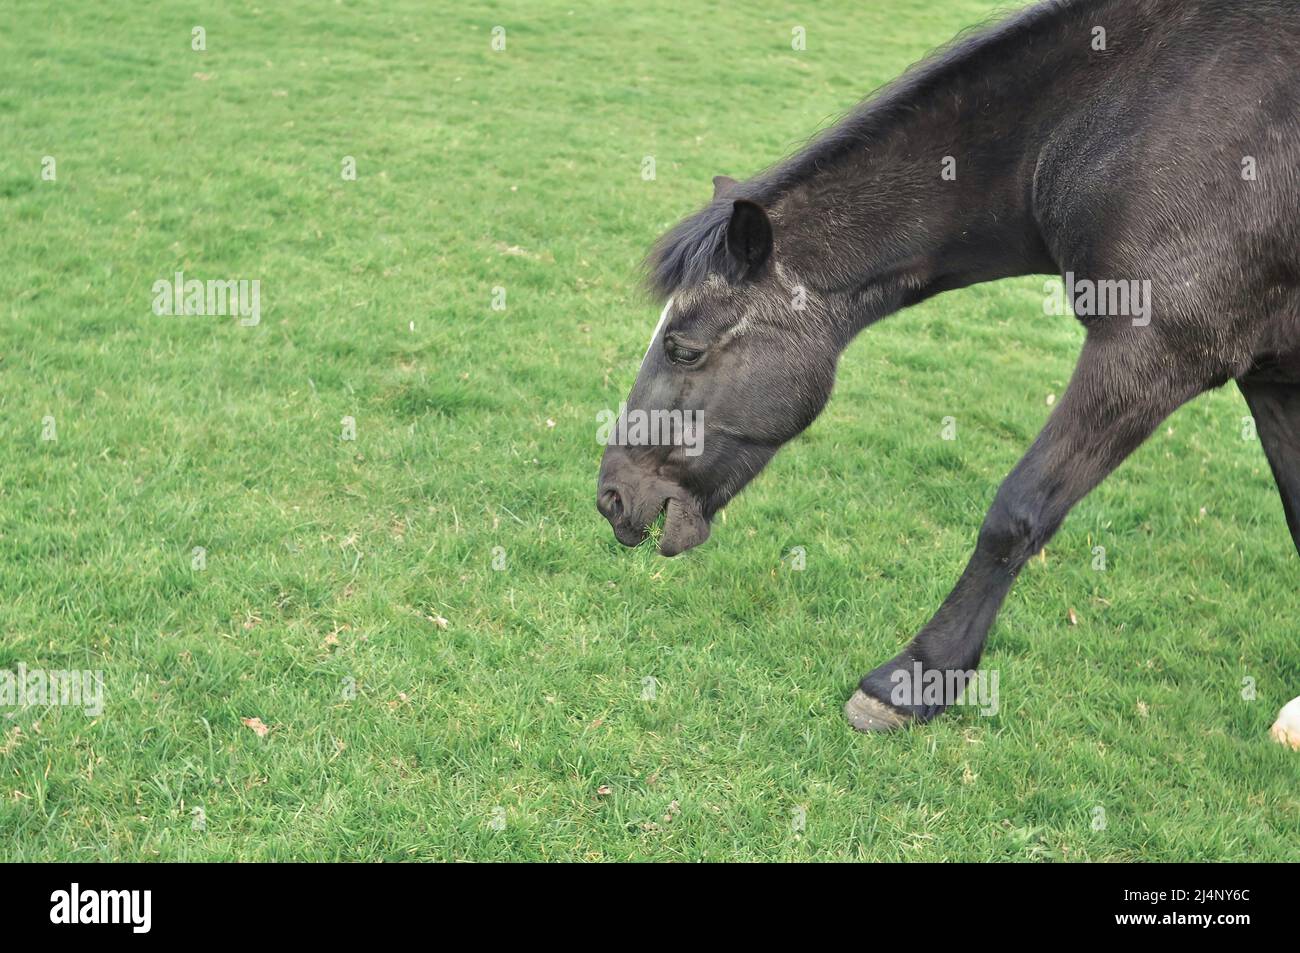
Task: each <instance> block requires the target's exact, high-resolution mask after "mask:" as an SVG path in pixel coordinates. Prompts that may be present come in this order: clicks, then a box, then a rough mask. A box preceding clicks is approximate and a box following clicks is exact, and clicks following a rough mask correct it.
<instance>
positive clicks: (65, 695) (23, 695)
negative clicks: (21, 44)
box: [0, 662, 104, 718]
mask: <svg viewBox="0 0 1300 953" xmlns="http://www.w3.org/2000/svg"><path fill="white" fill-rule="evenodd" d="M32 705H38V706H46V705H62V706H65V707H75V708H80V709H82V710H83V711H84V712H85V713H86V714H87V715H89V716H90V717H92V718H98V717H99V716H100V715H102V714H103V713H104V673H103V672H101V671H93V672H91V671H84V672H81V671H71V672H69V671H64V670H63V669H43V668H30V669H29V668H28V667H27V666H26V665H24V664H23V663H22V662H19V663H18V671H16V672H14V671H11V670H10V669H7V668H4V669H0V707H3V708H10V707H23V708H26V707H28V706H32Z"/></svg>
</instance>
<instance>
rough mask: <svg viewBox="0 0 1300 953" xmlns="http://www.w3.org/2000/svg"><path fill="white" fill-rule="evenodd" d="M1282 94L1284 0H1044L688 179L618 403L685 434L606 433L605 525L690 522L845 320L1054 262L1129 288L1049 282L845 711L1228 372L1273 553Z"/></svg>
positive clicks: (1289, 201)
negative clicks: (664, 301) (971, 527)
mask: <svg viewBox="0 0 1300 953" xmlns="http://www.w3.org/2000/svg"><path fill="white" fill-rule="evenodd" d="M1298 101H1300V6H1297V5H1296V4H1295V3H1293V2H1291V0H1253V2H1237V0H1074V2H1069V0H1066V2H1050V3H1044V4H1040V5H1039V6H1036V7H1033V8H1030V9H1029V10H1028V11H1026V12H1024V13H1022V14H1019V15H1017V16H1016V17H1014V18H1012V19H1011V20H1009V21H1007V22H1006V23H1003V24H1001V25H999V26H997V27H995V28H993V29H992V30H989V31H986V32H984V33H982V34H980V35H978V36H976V37H973V38H970V39H966V40H963V41H961V42H960V43H958V44H956V45H955V46H953V47H951V48H950V49H948V50H946V51H944V52H943V53H942V54H940V55H939V56H937V57H935V58H932V59H931V60H929V61H927V63H925V64H923V65H922V66H921V67H919V68H917V69H915V70H913V71H910V72H909V73H907V74H905V75H904V77H903V78H902V79H901V80H900V81H899V82H897V83H895V84H894V85H892V86H891V87H889V88H887V89H886V90H885V91H884V92H883V93H882V94H881V95H880V96H878V97H876V98H873V99H872V100H869V101H868V102H867V103H866V104H865V105H864V106H862V107H860V108H859V109H858V110H857V111H856V112H855V113H853V114H852V115H850V116H849V117H848V118H847V119H845V120H844V121H843V122H842V123H840V124H839V125H837V126H836V127H834V128H832V129H830V130H828V131H827V132H826V133H824V134H823V135H822V136H820V137H819V138H818V139H816V140H815V141H813V142H812V143H811V144H810V145H809V146H808V147H807V148H805V149H804V150H803V151H801V152H800V153H798V154H797V155H795V156H793V157H792V158H790V159H788V160H786V161H785V162H783V163H780V164H778V165H777V166H774V167H773V168H772V169H770V170H769V171H767V172H765V173H762V174H760V175H759V176H757V177H755V178H754V179H751V180H749V181H747V182H743V183H736V182H733V181H731V180H727V179H720V180H715V186H716V192H715V196H714V200H713V202H712V203H710V205H709V206H707V207H706V208H705V209H703V210H702V211H700V212H699V213H697V214H696V215H694V216H692V217H690V218H688V219H686V220H685V221H684V222H682V223H681V224H680V225H679V226H677V228H675V229H674V230H673V231H671V232H670V233H669V234H668V235H667V236H665V238H664V239H663V240H662V241H661V242H660V243H659V245H658V246H657V248H656V250H655V251H654V253H652V257H651V269H652V283H653V285H654V287H655V289H656V290H657V291H658V292H660V293H661V294H662V295H664V296H665V297H668V298H669V304H668V305H667V306H666V307H665V313H664V320H663V321H662V323H661V327H660V328H659V329H658V330H657V331H656V334H655V336H654V338H653V339H652V341H651V346H650V349H649V351H648V352H647V354H646V357H645V359H644V361H643V363H642V367H641V371H640V374H639V375H638V378H637V382H636V385H635V386H634V387H633V390H632V393H631V395H630V396H629V399H628V406H629V407H633V408H674V409H689V410H694V411H696V412H697V413H699V414H700V415H701V417H702V419H703V421H704V428H705V437H706V446H705V451H704V452H703V453H701V454H699V455H697V456H695V457H694V458H692V459H687V458H686V457H685V456H684V455H683V454H682V453H681V452H680V448H675V447H674V446H672V445H671V444H670V445H668V446H658V447H634V448H629V447H609V448H607V450H606V454H605V458H604V460H603V461H602V466H601V480H600V486H599V489H598V505H599V507H600V509H601V511H602V513H604V514H605V515H606V516H607V518H609V520H610V522H611V524H612V525H613V526H614V528H615V531H616V534H617V535H618V536H619V538H620V540H622V541H623V542H625V543H629V544H634V543H636V542H639V541H640V539H641V538H642V536H643V535H644V533H645V529H646V526H647V525H648V523H649V522H650V521H652V520H653V519H654V518H655V516H657V515H658V514H659V513H660V512H661V511H663V510H665V509H666V510H667V513H668V519H667V521H666V524H665V530H664V542H663V544H662V546H661V548H662V551H663V552H665V554H668V555H672V554H675V553H676V552H680V551H681V550H682V549H685V548H689V547H690V546H691V545H696V544H698V543H699V542H702V541H703V539H704V538H706V537H707V535H708V525H709V520H710V519H711V518H712V516H713V514H714V513H715V512H716V511H717V510H718V509H719V508H720V507H721V506H722V505H724V504H725V502H726V501H727V500H728V499H730V498H731V496H733V495H734V494H735V493H736V492H738V491H739V490H740V489H741V488H742V487H743V486H744V485H745V483H747V482H748V481H749V480H750V479H752V478H753V477H754V476H755V475H756V474H757V473H758V471H759V470H760V469H761V468H762V467H763V465H765V464H766V462H767V460H769V459H770V458H771V456H772V455H773V454H774V453H775V452H776V450H777V449H778V448H779V447H780V446H781V445H782V444H783V443H785V442H786V441H788V440H789V439H791V438H792V437H793V436H795V435H796V434H797V433H799V432H800V431H802V430H803V429H804V428H805V427H806V426H807V425H808V423H810V422H811V421H812V419H814V418H815V417H816V415H817V414H818V413H819V412H820V410H821V408H822V406H823V405H824V403H825V401H826V399H827V397H828V396H829V393H830V389H831V386H832V384H833V379H834V365H835V360H836V359H837V357H838V355H839V353H840V351H842V349H843V348H844V347H845V346H846V345H847V343H848V342H849V341H850V340H851V339H852V338H853V336H854V335H856V334H857V333H858V332H859V331H861V330H862V329H863V328H865V327H867V326H868V325H870V324H871V323H873V322H874V321H876V320H879V319H880V318H883V317H884V316H886V315H888V314H890V313H893V312H894V311H897V310H899V309H901V308H905V307H907V306H908V305H910V304H914V303H916V302H918V301H921V300H924V299H925V298H928V297H930V296H932V295H935V294H939V293H941V292H944V291H948V290H951V289H954V288H960V287H964V286H966V285H970V284H973V283H976V282H981V281H988V280H993V279H998V278H1003V277H1010V276H1015V275H1026V274H1059V275H1063V276H1067V277H1068V280H1069V287H1070V288H1071V289H1076V288H1084V289H1085V290H1086V291H1088V292H1089V293H1092V292H1093V291H1095V289H1097V288H1099V287H1100V288H1103V289H1107V290H1109V291H1110V292H1112V293H1117V292H1119V291H1124V292H1127V291H1128V290H1129V289H1133V293H1134V294H1140V295H1142V296H1143V302H1144V304H1143V306H1142V308H1140V309H1135V308H1134V307H1131V305H1133V303H1134V302H1133V301H1131V300H1128V299H1124V300H1125V301H1127V304H1128V305H1129V307H1125V308H1123V309H1121V310H1122V312H1123V313H1115V309H1113V308H1106V307H1103V308H1101V309H1100V311H1098V310H1097V308H1096V307H1095V304H1096V300H1097V296H1094V297H1092V298H1090V299H1089V302H1084V301H1083V299H1082V297H1079V298H1075V300H1073V301H1072V302H1071V304H1072V305H1074V310H1075V312H1076V314H1077V316H1078V317H1079V320H1080V321H1082V322H1083V324H1084V326H1085V327H1086V329H1087V335H1086V340H1085V344H1084V347H1083V352H1082V354H1081V356H1080V359H1079V363H1078V366H1077V367H1076V370H1075V373H1074V375H1073V377H1072V379H1071V382H1070V384H1069V387H1068V388H1067V390H1066V393H1065V394H1064V396H1063V397H1062V399H1061V401H1060V402H1059V403H1058V404H1057V405H1056V407H1055V408H1054V410H1053V412H1052V414H1051V417H1050V418H1049V420H1048V422H1047V424H1046V426H1045V427H1044V429H1043V431H1042V432H1041V433H1040V435H1039V436H1038V438H1037V439H1036V440H1035V442H1034V444H1033V445H1032V446H1031V447H1030V449H1029V451H1028V453H1027V454H1026V455H1025V457H1024V458H1023V459H1022V460H1021V461H1020V463H1019V464H1018V465H1017V466H1016V467H1015V469H1014V470H1013V471H1012V472H1011V474H1010V475H1009V476H1008V477H1007V478H1006V480H1005V481H1004V482H1003V484H1002V485H1001V487H1000V488H999V490H998V493H997V495H996V498H995V500H994V502H993V505H992V507H991V508H990V510H989V513H988V515H987V517H986V518H985V521H984V524H983V526H982V527H981V530H980V533H979V537H978V541H977V543H976V546H975V551H974V553H973V555H972V557H971V559H970V562H969V563H968V565H967V567H966V569H965V571H964V572H963V574H962V576H961V578H960V579H959V581H958V583H957V585H956V587H955V588H954V590H953V591H952V593H951V594H950V595H949V597H948V598H947V599H946V600H945V601H944V603H943V605H942V606H941V607H940V609H939V611H938V612H937V613H936V615H935V616H934V618H933V619H932V620H931V621H930V622H929V623H928V624H927V625H926V626H925V627H924V628H923V629H922V630H921V632H920V633H919V634H918V635H917V636H916V638H915V639H913V640H912V641H911V642H910V643H909V644H908V646H907V647H906V648H904V649H903V651H902V652H900V653H899V655H898V656H896V657H895V658H894V659H892V660H891V661H890V662H888V663H886V664H885V665H882V666H880V667H879V668H877V669H875V670H874V671H873V672H871V673H870V674H868V675H867V676H866V677H864V678H863V680H862V682H861V684H860V687H859V690H858V692H857V693H856V694H855V695H854V697H853V698H852V699H851V700H850V702H849V704H848V705H847V706H846V713H847V715H848V717H849V719H850V721H851V722H852V723H853V724H854V726H855V727H857V728H859V729H861V730H873V729H880V728H891V727H896V726H898V725H900V724H903V723H905V722H907V721H912V720H916V721H925V720H928V719H929V718H932V717H933V716H934V715H936V714H937V713H938V712H940V711H942V710H943V709H944V708H945V707H947V705H948V704H951V703H952V701H954V700H955V699H951V698H948V699H945V700H944V701H943V702H941V703H938V704H936V703H934V701H933V700H932V699H929V698H926V699H921V698H920V697H919V695H917V696H916V697H909V695H908V692H907V684H908V679H909V678H912V677H913V676H912V675H911V674H910V673H913V672H917V671H925V672H929V671H936V672H940V673H950V672H954V671H958V672H967V671H970V670H973V669H974V667H975V666H976V665H977V663H978V660H979V657H980V654H981V652H982V650H983V646H984V642H985V638H986V636H987V633H988V630H989V628H990V626H991V625H992V623H993V620H994V618H995V616H996V614H997V611H998V609H999V607H1000V605H1001V603H1002V600H1003V599H1004V597H1005V596H1006V593H1007V592H1008V591H1009V589H1010V587H1011V584H1012V583H1013V581H1014V579H1015V577H1016V575H1017V574H1018V573H1019V571H1020V569H1021V568H1022V567H1023V566H1024V564H1025V562H1026V561H1027V560H1028V559H1029V558H1030V556H1032V555H1033V554H1034V553H1035V552H1037V551H1038V550H1039V549H1041V548H1042V546H1043V545H1044V544H1045V543H1046V542H1047V540H1048V539H1049V538H1050V537H1051V535H1052V534H1053V533H1054V532H1055V531H1056V529H1057V528H1058V527H1059V526H1060V524H1061V522H1062V521H1063V520H1064V518H1065V516H1066V514H1067V513H1068V512H1069V510H1070V508H1071V507H1073V506H1074V504H1075V503H1077V502H1078V501H1079V500H1080V499H1082V498H1083V496H1084V495H1086V494H1087V493H1088V492H1089V491H1090V490H1091V489H1092V488H1093V487H1095V486H1096V485H1097V484H1098V483H1100V482H1101V480H1103V479H1104V478H1105V477H1106V476H1107V475H1108V474H1109V473H1110V472H1111V471H1113V470H1114V469H1115V468H1116V467H1117V466H1118V465H1119V464H1120V463H1121V462H1122V461H1123V460H1124V459H1125V458H1126V457H1127V456H1128V454H1129V453H1131V452H1132V451H1133V450H1134V449H1135V448H1136V447H1137V446H1138V445H1140V444H1141V443H1142V442H1143V441H1144V440H1145V439H1146V438H1147V437H1148V436H1149V435H1150V434H1151V433H1152V432H1153V431H1154V430H1155V429H1156V427H1157V426H1159V424H1160V423H1161V421H1163V420H1164V419H1165V418H1166V417H1167V416H1168V415H1169V414H1170V413H1172V412H1173V411H1174V410H1175V409H1177V408H1178V407H1179V406H1181V405H1182V404H1183V403H1184V402H1186V401H1188V400H1190V399H1192V398H1193V397H1195V396H1197V395H1198V394H1200V393H1202V392H1204V391H1205V390H1207V389H1210V388H1213V387H1217V386H1219V385H1222V384H1224V383H1226V382H1227V381H1229V380H1235V381H1236V382H1237V383H1238V385H1239V386H1240V387H1241V390H1242V391H1243V393H1244V395H1245V397H1246V400H1247V402H1248V403H1249V405H1250V407H1251V410H1252V412H1253V413H1254V415H1255V417H1256V422H1257V428H1258V432H1259V435H1260V438H1261V441H1262V442H1263V445H1264V449H1265V452H1266V454H1267V456H1268V460H1269V463H1270V465H1271V467H1272V470H1273V473H1274V475H1275V477H1276V479H1277V483H1278V486H1279V489H1280V490H1281V494H1282V498H1283V506H1284V512H1285V515H1286V518H1287V521H1288V524H1289V526H1290V529H1291V533H1292V536H1293V538H1294V540H1295V542H1296V546H1297V548H1298V549H1300V116H1298V115H1297V110H1296V105H1295V104H1296V103H1297V102H1298ZM1103 300H1104V296H1103ZM1085 304H1088V305H1089V306H1086V307H1085V306H1083V305H1085ZM900 686H901V687H902V691H901V692H900ZM1297 743H1300V739H1297Z"/></svg>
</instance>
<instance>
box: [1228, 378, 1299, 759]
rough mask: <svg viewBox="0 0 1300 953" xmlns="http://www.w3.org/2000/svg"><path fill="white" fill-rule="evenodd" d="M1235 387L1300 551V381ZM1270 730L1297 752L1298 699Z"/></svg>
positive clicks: (1258, 382)
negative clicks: (1243, 399) (1242, 398)
mask: <svg viewBox="0 0 1300 953" xmlns="http://www.w3.org/2000/svg"><path fill="white" fill-rule="evenodd" d="M1237 386H1239V387H1240V388H1241V392H1242V394H1244V395H1245V397H1246V403H1247V404H1249V405H1250V412H1251V413H1252V414H1254V416H1255V430H1256V432H1257V433H1258V434H1259V439H1260V442H1261V443H1262V444H1263V445H1264V455H1265V456H1266V457H1268V465H1269V467H1271V468H1272V470H1273V479H1275V480H1276V481H1277V488H1278V490H1279V491H1280V492H1281V494H1282V509H1283V510H1284V511H1285V512H1286V523H1287V526H1289V527H1290V528H1291V539H1292V541H1293V542H1294V543H1295V545H1296V550H1297V551H1300V384H1293V383H1288V382H1285V381H1283V382H1279V381H1269V380H1252V379H1250V378H1246V379H1244V380H1240V381H1238V382H1237ZM1270 733H1271V734H1272V736H1273V737H1274V738H1276V739H1277V740H1278V741H1280V742H1281V743H1282V744H1284V745H1288V746H1290V747H1291V748H1292V749H1293V750H1296V751H1300V698H1295V699H1292V700H1291V701H1290V702H1289V703H1287V704H1286V705H1285V706H1283V708H1282V711H1281V712H1279V713H1278V716H1277V721H1276V722H1274V723H1273V728H1272V730H1271V732H1270Z"/></svg>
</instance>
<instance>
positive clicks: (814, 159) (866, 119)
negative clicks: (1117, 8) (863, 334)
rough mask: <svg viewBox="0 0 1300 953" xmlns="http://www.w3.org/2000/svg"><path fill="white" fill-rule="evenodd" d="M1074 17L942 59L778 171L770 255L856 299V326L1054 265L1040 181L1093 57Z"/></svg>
mask: <svg viewBox="0 0 1300 953" xmlns="http://www.w3.org/2000/svg"><path fill="white" fill-rule="evenodd" d="M1079 13H1080V8H1077V7H1075V8H1071V7H1062V8H1060V9H1059V10H1053V9H1047V10H1045V11H1044V12H1040V13H1039V14H1038V16H1037V18H1026V19H1025V22H1023V23H1019V24H1014V23H1013V24H1011V25H1010V26H1009V27H1007V28H1004V29H1002V30H999V31H995V33H994V35H993V36H992V37H991V38H987V39H984V40H982V41H981V42H980V43H976V44H973V45H970V46H969V47H968V48H964V49H960V50H956V51H954V53H952V54H947V55H945V57H941V58H940V60H939V62H938V63H936V64H934V66H933V68H931V69H929V70H926V69H925V68H924V67H923V68H922V71H921V72H920V73H919V74H918V75H917V76H915V77H914V78H912V79H911V81H910V82H909V81H908V78H906V77H905V79H904V81H903V82H902V83H900V84H898V86H897V87H896V88H894V89H892V90H889V91H887V92H886V93H885V95H884V96H883V97H882V98H881V99H879V100H877V101H875V102H873V103H871V104H868V105H867V106H866V107H865V108H864V109H863V110H862V111H860V112H859V113H858V114H856V115H855V116H853V117H851V118H850V119H849V120H846V122H845V123H844V124H843V125H842V126H841V127H837V128H836V129H834V130H832V131H831V132H830V133H828V134H827V135H826V136H825V137H823V139H822V140H821V142H820V143H814V145H813V146H812V147H811V148H810V149H809V150H807V151H806V152H805V153H803V154H801V155H800V156H798V157H796V158H795V159H794V160H792V162H791V163H790V165H789V166H788V167H787V168H786V169H784V170H778V173H777V175H778V177H779V176H781V175H784V176H785V177H786V178H787V179H788V180H789V181H786V182H783V183H781V185H782V189H781V196H780V198H779V200H778V201H776V202H775V203H774V205H773V221H774V223H775V225H776V226H777V233H778V242H779V246H778V252H779V255H778V257H779V258H780V259H783V260H784V262H785V264H786V267H787V268H788V269H790V270H791V271H792V272H794V273H796V274H798V275H799V276H800V277H801V278H802V279H803V280H804V281H806V282H807V283H808V284H809V285H811V286H813V287H816V288H818V289H819V290H820V291H822V292H823V293H825V294H829V295H832V296H841V297H846V298H851V299H853V302H854V304H853V306H852V307H851V308H850V313H851V315H852V317H851V318H850V320H851V322H852V323H853V325H854V327H853V328H852V329H851V330H852V331H856V330H857V329H859V328H860V327H862V326H865V325H866V324H869V323H870V322H871V321H873V320H876V319H878V318H880V317H884V316H885V315H886V314H889V313H891V312H892V311H894V310H897V309H898V308H901V307H905V306H907V305H909V304H913V303H915V302H917V301H920V300H922V299H924V298H927V297H930V296H931V295H933V294H937V293H939V292H941V291H947V290H951V289H954V288H960V287H964V286H966V285H969V284H974V283H976V282H980V281H989V280H993V279H996V278H1004V277H1011V276H1015V275H1023V274H1035V273H1044V272H1052V271H1054V270H1055V265H1054V263H1053V261H1052V259H1051V257H1050V255H1049V254H1048V251H1047V248H1046V245H1045V244H1044V242H1043V239H1042V236H1041V233H1040V231H1039V228H1038V225H1037V223H1036V221H1035V217H1034V212H1033V202H1034V177H1035V171H1036V168H1037V163H1038V160H1039V156H1040V153H1041V151H1042V148H1043V144H1044V142H1045V140H1046V137H1047V136H1048V134H1049V133H1050V130H1051V129H1052V128H1053V124H1054V123H1055V122H1058V121H1059V120H1060V117H1061V114H1062V113H1063V111H1064V110H1065V109H1066V108H1068V105H1067V104H1068V103H1069V102H1070V99H1069V97H1068V96H1067V95H1066V92H1067V90H1068V88H1069V82H1070V76H1071V74H1072V73H1074V72H1075V71H1076V70H1077V68H1078V67H1080V66H1081V64H1082V63H1083V60H1084V58H1085V57H1086V56H1087V55H1088V36H1087V32H1086V27H1085V26H1083V24H1084V23H1085V22H1086V17H1081V16H1079ZM819 147H820V148H822V149H823V150H825V151H826V152H828V153H831V152H832V151H833V155H828V157H827V158H826V159H825V160H824V161H819V158H818V156H817V155H816V150H817V149H818V148H819ZM803 169H806V170H808V173H807V174H801V172H800V170H803ZM774 181H775V180H774Z"/></svg>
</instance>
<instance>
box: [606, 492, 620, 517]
mask: <svg viewBox="0 0 1300 953" xmlns="http://www.w3.org/2000/svg"><path fill="white" fill-rule="evenodd" d="M600 511H601V512H602V513H604V514H605V516H606V517H608V518H609V519H618V517H620V516H622V515H623V498H622V497H621V496H619V495H618V490H614V489H609V490H606V491H605V492H604V493H602V494H601V495H600Z"/></svg>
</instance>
